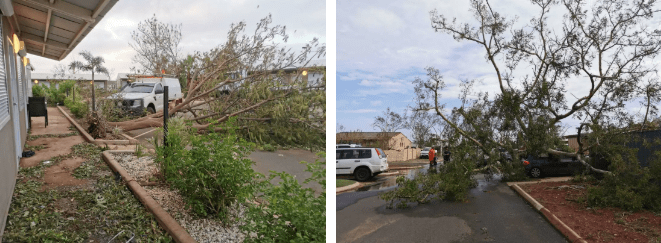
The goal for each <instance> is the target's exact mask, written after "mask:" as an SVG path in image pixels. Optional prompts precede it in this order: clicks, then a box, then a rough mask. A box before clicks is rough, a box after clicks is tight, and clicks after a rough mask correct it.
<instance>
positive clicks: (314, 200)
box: [241, 153, 326, 242]
mask: <svg viewBox="0 0 661 243" xmlns="http://www.w3.org/2000/svg"><path fill="white" fill-rule="evenodd" d="M319 156H320V157H322V158H323V157H325V154H324V153H320V154H319ZM301 163H305V164H306V165H307V170H306V171H308V172H312V177H311V178H309V179H307V180H306V181H305V183H309V182H310V181H315V182H317V183H319V184H321V185H322V188H323V190H324V191H325V189H326V179H325V178H326V169H325V162H320V161H319V160H317V161H316V162H315V163H306V162H301ZM276 177H279V178H280V179H281V180H282V181H281V182H280V183H279V185H274V184H272V183H271V182H270V180H273V179H274V178H276ZM268 179H269V181H265V182H262V183H261V184H260V186H259V187H258V193H260V194H263V196H262V198H263V199H264V200H265V201H266V203H263V204H260V205H251V206H250V207H249V209H248V211H247V212H246V215H245V224H244V225H243V226H241V229H242V230H243V231H244V232H245V233H246V235H248V237H246V239H245V242H325V241H326V193H324V192H322V193H321V194H320V195H319V196H315V193H314V190H312V189H309V188H302V187H301V185H300V184H299V183H298V181H296V179H295V178H294V177H293V176H291V175H289V174H287V173H284V172H275V171H271V174H270V175H269V178H268ZM250 233H256V237H250V236H249V235H250Z"/></svg>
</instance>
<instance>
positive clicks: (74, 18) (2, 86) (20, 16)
mask: <svg viewBox="0 0 661 243" xmlns="http://www.w3.org/2000/svg"><path fill="white" fill-rule="evenodd" d="M116 2H117V0H85V1H82V0H57V1H53V0H50V1H47V0H38V1H33V0H30V1H26V0H0V26H1V27H0V36H1V37H2V40H1V41H0V56H2V58H0V154H1V155H2V156H0V167H1V169H0V239H2V233H3V232H4V229H5V223H6V221H7V213H8V210H9V206H10V204H11V199H12V194H13V193H14V186H15V183H16V175H17V173H18V165H19V160H20V158H21V156H22V151H23V145H24V144H25V142H26V140H27V136H28V120H27V119H28V117H27V100H28V99H27V98H28V96H29V95H30V94H31V92H30V89H29V87H30V85H29V83H30V82H31V80H32V71H34V67H33V66H32V65H30V64H29V58H28V57H29V56H28V54H29V55H34V56H40V57H44V58H48V59H52V60H57V61H60V60H62V59H64V58H65V57H66V56H67V55H69V53H71V51H73V50H74V48H75V47H76V45H78V44H79V43H80V42H81V41H82V40H83V39H84V38H85V36H87V35H88V34H89V32H90V31H91V30H92V29H93V28H94V27H95V26H96V25H97V24H98V23H99V22H100V21H101V19H102V18H103V16H105V15H106V13H107V12H108V11H109V10H110V9H111V8H112V7H113V6H114V5H115V3H116Z"/></svg>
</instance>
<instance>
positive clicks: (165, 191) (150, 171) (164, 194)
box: [115, 154, 245, 242]
mask: <svg viewBox="0 0 661 243" xmlns="http://www.w3.org/2000/svg"><path fill="white" fill-rule="evenodd" d="M115 160H116V161H117V162H118V163H119V165H121V166H122V167H123V168H124V170H126V172H127V173H129V175H131V176H133V177H134V178H136V180H138V181H147V180H148V179H149V178H150V177H152V175H154V174H155V173H156V172H157V171H158V169H157V167H156V165H155V164H154V162H153V159H152V158H151V157H141V158H138V157H136V156H134V155H133V154H115ZM143 188H144V189H145V191H147V193H149V195H150V196H151V197H152V198H154V200H156V201H157V202H158V203H159V204H161V207H163V209H165V211H167V212H168V213H169V214H170V215H171V216H172V217H173V218H175V219H176V220H177V222H179V224H180V225H181V226H182V227H184V229H186V231H188V234H190V235H191V236H192V237H193V239H195V240H196V241H197V242H243V239H244V238H245V236H244V234H243V233H242V232H241V230H240V229H239V226H238V225H236V224H234V225H232V226H228V227H223V226H222V223H221V222H220V221H218V220H213V219H196V218H194V217H192V216H191V214H190V212H189V211H188V210H186V209H185V203H184V199H183V198H182V197H181V195H179V193H177V192H176V191H173V190H171V189H170V188H168V187H164V186H146V187H143ZM236 210H238V216H239V217H242V216H243V213H244V212H245V206H243V205H240V206H239V207H238V209H236V207H235V209H234V210H233V211H234V212H232V214H235V213H237V211H236Z"/></svg>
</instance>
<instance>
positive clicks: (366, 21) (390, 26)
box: [353, 8, 404, 33]
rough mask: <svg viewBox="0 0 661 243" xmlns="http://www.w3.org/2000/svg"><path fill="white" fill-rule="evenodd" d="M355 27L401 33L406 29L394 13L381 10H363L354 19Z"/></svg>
mask: <svg viewBox="0 0 661 243" xmlns="http://www.w3.org/2000/svg"><path fill="white" fill-rule="evenodd" d="M353 22H354V24H355V25H359V26H362V27H364V29H365V30H367V31H385V32H389V33H392V32H399V30H401V29H402V28H404V22H403V21H402V19H400V18H399V16H397V14H395V13H394V12H392V11H389V10H386V9H381V8H368V9H361V10H359V12H358V13H357V14H356V16H355V17H354V18H353Z"/></svg>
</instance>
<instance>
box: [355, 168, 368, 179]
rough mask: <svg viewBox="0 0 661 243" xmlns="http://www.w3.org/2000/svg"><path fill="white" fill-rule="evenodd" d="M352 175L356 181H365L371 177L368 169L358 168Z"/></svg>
mask: <svg viewBox="0 0 661 243" xmlns="http://www.w3.org/2000/svg"><path fill="white" fill-rule="evenodd" d="M353 175H354V176H355V177H356V180H357V181H366V180H369V178H370V177H372V172H371V171H370V169H368V168H365V167H360V168H358V169H356V171H354V172H353Z"/></svg>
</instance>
